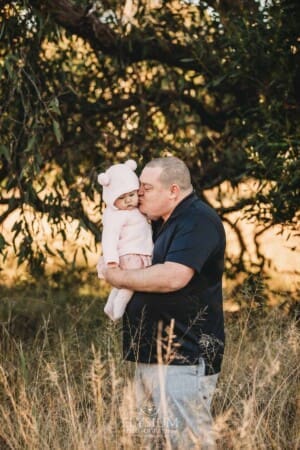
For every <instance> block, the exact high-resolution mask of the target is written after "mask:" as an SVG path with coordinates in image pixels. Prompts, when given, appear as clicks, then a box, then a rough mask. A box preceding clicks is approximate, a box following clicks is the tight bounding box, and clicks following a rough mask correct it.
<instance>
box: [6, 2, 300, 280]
mask: <svg viewBox="0 0 300 450" xmlns="http://www.w3.org/2000/svg"><path fill="white" fill-rule="evenodd" d="M149 3H150V2H146V1H140V2H138V7H136V8H135V9H134V10H132V11H131V15H130V14H129V16H130V18H129V19H128V17H127V19H126V20H125V18H124V16H123V10H124V7H123V5H121V4H120V2H102V3H100V2H94V3H92V4H87V3H85V2H72V1H71V0H55V1H52V2H49V1H47V0H43V1H39V2H36V1H34V0H26V1H23V0H22V1H19V0H16V1H13V2H2V6H1V18H0V20H1V22H0V36H1V41H0V42H1V43H0V95H1V106H0V108H1V114H0V126H1V143H0V185H1V194H0V205H3V209H1V213H0V223H1V222H3V221H4V220H5V219H6V218H7V217H8V216H9V215H10V214H11V213H12V212H13V211H15V210H16V209H20V210H21V212H22V213H24V212H25V210H26V209H28V207H30V208H31V209H32V211H33V212H35V213H37V214H41V215H46V216H47V218H48V221H49V223H50V225H51V228H52V233H53V236H56V235H60V236H61V237H62V238H63V239H64V240H65V239H67V236H66V235H65V231H64V229H65V228H64V227H65V225H64V224H65V223H66V221H68V220H73V219H77V220H78V221H79V224H80V225H79V226H80V227H81V226H83V227H85V228H86V229H88V230H90V231H91V233H93V234H94V236H95V239H96V240H98V241H99V240H100V237H101V233H100V223H97V222H94V221H93V220H92V218H91V216H90V215H89V214H88V213H87V211H86V210H85V208H84V199H86V198H88V199H91V200H94V199H95V196H96V195H97V193H99V187H98V186H97V183H96V173H97V172H99V171H100V170H103V169H104V168H106V167H107V166H109V165H110V164H111V163H113V162H115V161H120V160H124V159H125V158H126V157H128V156H130V157H133V158H136V159H137V161H138V162H139V166H140V167H142V165H143V164H144V163H145V162H147V161H148V160H149V159H151V158H152V157H156V156H159V155H164V154H166V152H171V153H172V154H174V155H178V156H179V157H181V158H183V159H184V160H185V161H186V162H187V164H188V165H189V167H190V170H191V173H192V177H193V183H194V186H195V188H196V190H197V191H198V193H199V194H201V193H202V192H203V190H204V189H208V188H211V187H217V186H220V185H221V184H222V183H223V182H224V181H229V182H230V183H231V184H232V186H238V184H239V183H240V182H241V181H245V180H247V179H249V178H251V179H253V178H254V179H256V180H258V182H259V183H258V189H257V192H256V195H253V197H252V198H250V199H249V198H245V199H243V198H239V199H237V201H236V204H235V205H233V207H231V210H234V209H235V210H239V209H242V208H243V207H245V206H247V214H248V215H249V216H252V217H255V218H258V219H260V220H263V221H264V222H265V224H266V226H268V225H269V224H270V223H281V224H283V225H288V226H292V227H293V226H294V224H295V215H296V213H297V207H298V198H299V184H300V183H299V173H300V171H299V157H298V153H299V142H300V133H299V131H300V130H299V128H300V125H299V123H300V122H299V110H300V106H299V104H300V87H299V81H298V80H299V74H300V58H299V29H298V28H299V27H298V24H299V22H300V7H299V3H298V2H296V1H291V0H290V1H287V0H285V1H273V2H265V5H264V6H262V5H259V3H258V2H256V1H254V0H253V1H247V2H239V1H237V2H232V4H229V3H228V2H225V3H224V2H215V1H209V2H201V1H200V2H199V4H198V5H195V4H192V2H188V1H186V2H179V1H177V0H173V1H170V2H155V4H156V7H153V8H151V7H150V6H149ZM222 3H223V4H222ZM243 4H244V6H243ZM87 5H88V6H87ZM99 213H100V205H99ZM220 213H221V214H222V215H225V214H226V208H222V210H220ZM25 217H26V215H25V214H22V216H21V219H20V221H19V222H18V223H17V224H15V226H14V228H13V232H14V245H15V249H16V252H17V254H18V259H19V262H20V263H22V262H24V261H29V262H30V267H31V269H32V270H33V271H35V272H36V273H37V274H40V273H41V269H43V266H44V263H45V258H46V254H47V253H51V252H52V253H53V251H54V250H53V249H51V248H49V247H48V246H47V248H45V247H42V246H41V245H40V244H39V242H37V240H36V238H35V234H34V232H33V230H32V227H30V224H28V223H26V218H25ZM99 219H100V214H99ZM17 237H18V239H17ZM6 245H7V243H6V242H5V241H2V240H1V241H0V251H1V252H5V251H4V249H5V246H6Z"/></svg>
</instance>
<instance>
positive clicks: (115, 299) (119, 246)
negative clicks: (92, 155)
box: [97, 160, 153, 320]
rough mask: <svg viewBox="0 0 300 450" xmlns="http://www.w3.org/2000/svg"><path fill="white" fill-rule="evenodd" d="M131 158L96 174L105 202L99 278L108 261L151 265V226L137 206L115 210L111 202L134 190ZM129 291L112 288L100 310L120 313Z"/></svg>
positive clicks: (115, 316)
mask: <svg viewBox="0 0 300 450" xmlns="http://www.w3.org/2000/svg"><path fill="white" fill-rule="evenodd" d="M135 169H136V163H135V161H133V160H129V161H127V162H126V163H125V164H116V165H114V166H112V167H110V168H109V169H108V170H107V171H106V172H105V173H102V174H100V175H99V176H98V181H99V183H100V184H101V185H102V186H103V199H104V201H105V203H106V205H107V207H106V209H105V211H104V213H103V218H102V221H103V232H102V241H101V244H102V254H103V257H100V260H99V262H98V265H97V270H98V276H99V277H100V278H103V275H102V268H103V265H106V264H107V263H109V262H115V263H117V264H119V266H120V267H121V269H141V268H144V267H148V266H150V265H151V255H152V250H153V243H152V229H151V225H150V223H149V222H148V221H147V219H146V217H145V216H144V215H143V214H142V213H141V212H140V211H139V209H138V208H135V209H132V210H119V209H117V208H116V207H115V206H114V202H115V201H116V199H117V198H118V197H120V195H123V194H125V193H128V192H131V191H134V190H138V189H139V180H138V177H137V175H136V174H135V172H134V170H135ZM132 294H133V292H132V291H130V290H129V289H117V288H113V289H112V291H111V293H110V295H109V297H108V300H107V302H106V305H105V307H104V312H105V313H106V314H107V315H108V316H109V317H110V318H111V319H112V320H117V319H119V318H121V317H122V315H123V314H124V312H125V309H126V306H127V304H128V302H129V300H130V298H131V297H132Z"/></svg>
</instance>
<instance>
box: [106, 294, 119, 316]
mask: <svg viewBox="0 0 300 450" xmlns="http://www.w3.org/2000/svg"><path fill="white" fill-rule="evenodd" d="M118 292H119V289H117V288H112V290H111V291H110V294H109V296H108V299H107V302H106V304H105V306H104V312H105V314H106V315H107V316H108V317H109V318H110V319H111V320H115V319H114V300H115V297H116V296H117V295H118Z"/></svg>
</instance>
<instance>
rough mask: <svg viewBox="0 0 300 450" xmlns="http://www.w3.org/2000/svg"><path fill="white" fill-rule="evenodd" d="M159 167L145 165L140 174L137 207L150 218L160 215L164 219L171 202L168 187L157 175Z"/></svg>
mask: <svg viewBox="0 0 300 450" xmlns="http://www.w3.org/2000/svg"><path fill="white" fill-rule="evenodd" d="M161 171H162V169H161V168H160V167H148V168H147V167H145V169H144V170H143V171H142V173H141V176H140V183H141V185H140V189H139V209H140V211H141V212H142V213H143V214H146V215H147V216H148V217H149V218H150V219H158V218H160V217H162V218H163V219H164V220H167V218H168V217H169V216H170V214H171V212H172V209H173V202H172V200H171V196H170V187H166V186H164V185H163V184H162V183H161V182H160V180H159V176H160V173H161Z"/></svg>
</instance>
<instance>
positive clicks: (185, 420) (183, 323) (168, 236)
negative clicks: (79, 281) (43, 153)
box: [105, 157, 225, 449]
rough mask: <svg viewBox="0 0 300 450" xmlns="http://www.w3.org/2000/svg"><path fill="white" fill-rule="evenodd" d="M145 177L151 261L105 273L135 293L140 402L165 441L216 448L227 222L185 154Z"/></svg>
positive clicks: (131, 335) (130, 328)
mask: <svg viewBox="0 0 300 450" xmlns="http://www.w3.org/2000/svg"><path fill="white" fill-rule="evenodd" d="M140 183H141V185H140V190H139V198H140V210H141V212H142V213H144V214H145V215H147V216H148V217H149V218H151V219H152V220H153V240H154V251H153V261H152V264H153V265H152V266H151V267H149V268H146V269H138V270H121V269H119V268H116V269H108V270H107V271H106V273H105V277H106V280H107V281H108V282H109V283H111V284H112V285H113V286H115V287H117V288H127V289H132V290H134V291H135V293H134V295H133V297H132V299H131V301H130V303H129V304H128V307H127V310H126V314H125V318H124V324H123V350H124V357H125V359H126V360H128V361H133V362H135V363H136V372H135V379H134V380H135V384H136V394H137V402H138V407H139V408H140V410H141V411H144V412H145V414H147V413H148V415H150V416H152V417H156V415H157V417H158V419H159V423H160V427H161V429H162V431H163V433H164V435H165V439H166V442H167V446H169V447H170V446H171V448H189V449H190V448H212V447H213V438H212V431H211V415H210V412H209V410H210V403H211V399H212V395H213V392H214V390H215V386H216V382H217V378H218V373H219V372H220V368H221V362H222V356H223V352H224V341H225V338H224V320H223V308H222V275H223V269H224V251H225V233H224V228H223V225H222V222H221V220H220V219H219V217H218V216H217V214H216V213H215V212H214V211H213V210H212V209H211V208H210V207H209V206H208V205H206V204H205V203H204V202H202V201H201V200H200V199H199V198H198V197H197V196H196V195H195V194H194V193H193V187H192V185H191V178H190V173H189V170H188V168H187V166H186V165H185V164H184V163H183V161H181V160H180V159H178V158H175V157H166V158H158V159H154V160H152V161H151V162H150V163H148V164H147V165H146V166H145V168H144V169H143V171H142V173H141V176H140ZM154 219H155V220H154ZM149 402H150V403H149Z"/></svg>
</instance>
